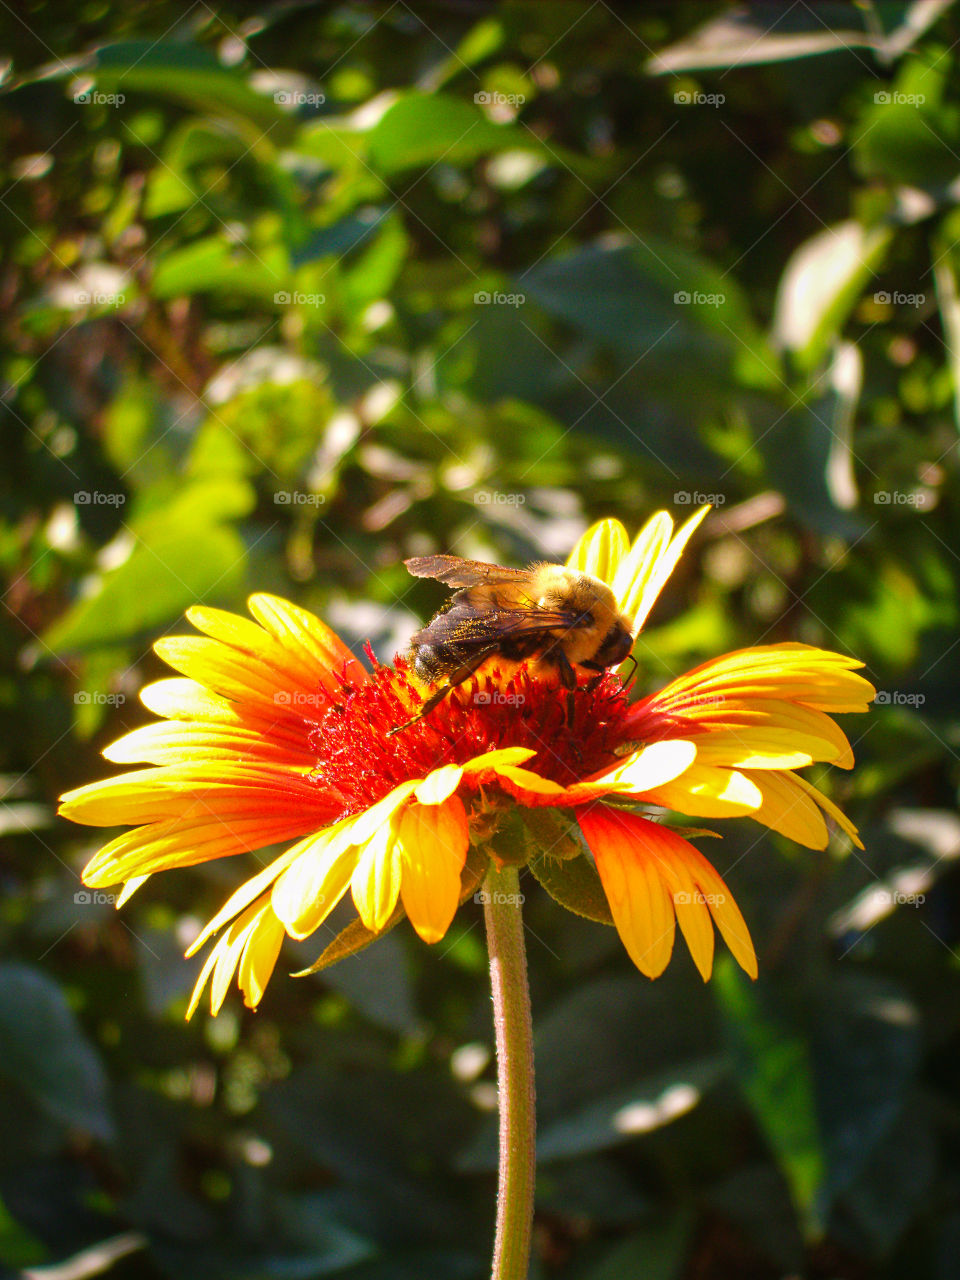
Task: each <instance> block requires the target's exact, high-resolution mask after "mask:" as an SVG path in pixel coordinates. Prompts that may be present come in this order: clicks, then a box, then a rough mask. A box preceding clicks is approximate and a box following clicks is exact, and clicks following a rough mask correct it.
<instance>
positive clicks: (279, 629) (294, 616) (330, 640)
mask: <svg viewBox="0 0 960 1280" xmlns="http://www.w3.org/2000/svg"><path fill="white" fill-rule="evenodd" d="M247 606H248V608H249V609H250V612H251V613H252V614H253V616H254V617H255V618H256V619H257V621H258V622H259V623H260V624H261V626H263V627H265V628H266V629H267V631H269V632H270V634H271V635H272V636H274V637H275V638H276V639H277V640H279V641H280V642H281V643H282V644H283V646H284V648H285V649H287V650H288V651H289V652H291V653H294V654H296V655H297V656H298V657H299V659H300V661H301V663H302V665H303V666H304V668H306V669H310V668H312V667H320V668H322V669H324V670H332V671H337V672H340V671H343V672H344V674H345V676H346V678H347V679H348V680H350V681H352V682H354V683H357V682H358V681H359V680H362V679H365V678H366V672H365V671H364V669H363V666H362V665H361V663H359V662H358V661H357V659H356V658H355V657H354V656H353V654H352V653H351V652H350V650H349V649H348V648H347V646H346V645H345V644H344V643H343V641H342V640H341V639H340V637H339V636H338V635H337V634H336V632H334V631H331V629H330V628H329V627H328V626H327V625H326V623H324V622H321V621H320V619H319V618H318V617H317V616H316V615H315V614H313V613H310V612H309V611H308V610H306V609H301V608H300V607H299V605H295V604H293V603H291V601H289V600H284V599H282V597H280V596H272V595H267V594H266V593H265V592H262V591H261V592H258V593H257V594H256V595H252V596H251V597H250V599H249V600H248V601H247Z"/></svg>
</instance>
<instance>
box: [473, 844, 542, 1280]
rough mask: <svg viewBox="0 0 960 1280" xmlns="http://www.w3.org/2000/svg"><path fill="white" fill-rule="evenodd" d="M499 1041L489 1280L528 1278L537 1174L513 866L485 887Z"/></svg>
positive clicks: (492, 874)
mask: <svg viewBox="0 0 960 1280" xmlns="http://www.w3.org/2000/svg"><path fill="white" fill-rule="evenodd" d="M483 888H484V894H483V904H484V906H483V914H484V920H485V923H486V926H487V948H488V950H489V953H490V987H491V992H492V995H493V1024H494V1029H495V1032H496V1040H497V1081H498V1085H499V1099H500V1181H499V1186H498V1189H497V1236H496V1240H495V1242H494V1247H493V1265H492V1268H491V1272H490V1274H491V1280H527V1272H528V1269H529V1265H530V1235H531V1230H532V1227H533V1193H534V1181H535V1176H536V1124H537V1117H536V1106H535V1101H534V1086H533V1024H532V1021H531V1018H530V990H529V987H528V985H527V956H526V951H525V949H524V945H523V918H522V916H521V913H520V904H521V902H522V900H523V899H522V895H521V894H520V880H519V876H518V873H517V868H516V867H515V866H505V867H503V868H502V869H501V870H499V871H498V870H497V869H496V866H495V865H494V864H493V863H491V864H490V870H489V871H488V872H487V877H486V879H485V881H484V884H483Z"/></svg>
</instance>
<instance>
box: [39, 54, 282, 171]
mask: <svg viewBox="0 0 960 1280" xmlns="http://www.w3.org/2000/svg"><path fill="white" fill-rule="evenodd" d="M77 70H78V71H79V73H80V74H82V72H83V71H89V72H90V73H91V74H92V75H93V76H94V78H95V80H96V83H97V87H98V88H100V89H102V90H105V91H113V92H122V93H125V94H129V93H131V92H136V91H140V92H143V93H154V94H158V95H159V96H161V97H163V98H173V99H176V100H178V101H180V102H184V103H186V105H187V106H189V107H192V108H195V109H198V110H200V111H205V112H210V113H211V114H212V115H214V116H222V115H228V116H231V117H232V118H233V119H234V120H236V121H238V122H240V123H241V124H242V125H243V126H244V127H245V128H246V129H247V130H248V144H249V145H252V146H253V147H255V148H256V149H257V150H258V151H261V150H265V145H266V140H267V139H270V150H271V151H272V149H273V148H274V147H276V146H278V145H280V143H282V142H283V141H284V140H286V139H289V138H291V137H292V136H293V134H294V133H295V131H296V125H295V123H294V121H293V120H292V118H291V117H290V116H289V115H287V113H286V112H284V111H282V110H281V109H280V107H279V106H278V105H277V103H275V102H274V101H273V98H272V97H268V96H267V95H265V94H262V93H257V92H256V90H254V89H252V88H251V87H250V84H249V83H248V80H247V77H246V76H245V75H244V74H243V73H242V72H240V71H233V70H230V69H229V68H227V67H224V66H223V64H222V63H221V62H220V61H219V59H218V58H217V56H216V54H215V53H213V52H211V51H210V50H209V49H203V48H201V47H200V46H199V45H194V44H187V43H181V42H180V41H173V40H150V39H147V40H122V41H118V42H117V43H116V44H108V45H103V46H102V47H101V48H99V49H97V50H96V51H95V52H94V53H93V54H91V55H90V56H89V58H88V59H87V60H86V61H85V62H84V63H81V64H80V67H79V68H78V69H77ZM60 74H66V73H60ZM75 74H76V72H75ZM253 126H256V128H255V129H254V127H253Z"/></svg>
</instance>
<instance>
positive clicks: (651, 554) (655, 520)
mask: <svg viewBox="0 0 960 1280" xmlns="http://www.w3.org/2000/svg"><path fill="white" fill-rule="evenodd" d="M672 533H673V520H672V518H671V517H670V516H669V515H668V514H667V512H666V511H658V512H657V513H656V515H653V516H651V517H650V519H649V520H648V521H647V523H646V524H645V525H644V526H643V528H642V529H641V530H640V532H639V533H638V534H637V536H636V538H634V540H633V546H632V547H631V548H630V550H629V551H628V552H627V554H626V555H625V556H624V557H623V558H622V560H621V561H620V564H619V565H618V566H617V572H616V573H615V574H614V578H613V582H612V584H611V585H612V587H613V594H614V595H615V596H616V597H617V603H618V604H619V605H620V609H621V611H622V612H623V613H625V614H626V615H627V616H628V617H629V618H631V619H632V618H633V616H634V614H635V613H636V611H637V609H638V608H639V606H640V600H641V598H642V596H643V593H644V590H645V588H646V586H647V583H648V582H649V581H650V577H651V575H652V574H653V572H654V570H655V569H656V566H657V564H658V562H659V560H660V557H661V556H662V555H663V553H664V552H665V551H666V549H667V547H668V546H669V544H670V535H671V534H672ZM637 629H639V628H637Z"/></svg>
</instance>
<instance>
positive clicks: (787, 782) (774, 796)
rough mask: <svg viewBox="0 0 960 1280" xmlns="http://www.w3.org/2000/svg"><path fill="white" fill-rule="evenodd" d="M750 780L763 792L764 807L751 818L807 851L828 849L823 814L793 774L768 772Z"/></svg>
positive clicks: (753, 774) (752, 776)
mask: <svg viewBox="0 0 960 1280" xmlns="http://www.w3.org/2000/svg"><path fill="white" fill-rule="evenodd" d="M749 776H750V777H751V778H752V780H753V781H754V782H755V783H756V785H757V786H758V787H759V788H760V790H761V791H762V792H763V804H762V805H761V806H760V808H759V809H758V810H757V811H756V813H753V814H751V815H750V816H751V817H753V818H756V820H757V821H758V822H762V823H763V825H764V826H765V827H770V828H771V829H772V830H774V831H779V832H780V834H781V835H783V836H786V837H787V838H788V839H789V840H796V841H797V843H798V844H802V845H806V847H807V848H808V849H825V848H826V847H827V839H828V836H827V824H826V823H825V822H824V820H823V814H822V813H821V812H820V810H819V808H818V807H817V805H816V804H815V803H814V801H813V799H812V798H811V796H810V795H808V793H807V792H806V791H805V790H804V789H803V787H801V786H800V785H799V780H798V779H797V778H795V777H794V775H793V774H792V773H785V772H783V773H782V772H780V771H778V770H771V771H770V772H763V773H759V772H756V773H751V774H750V775H749Z"/></svg>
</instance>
